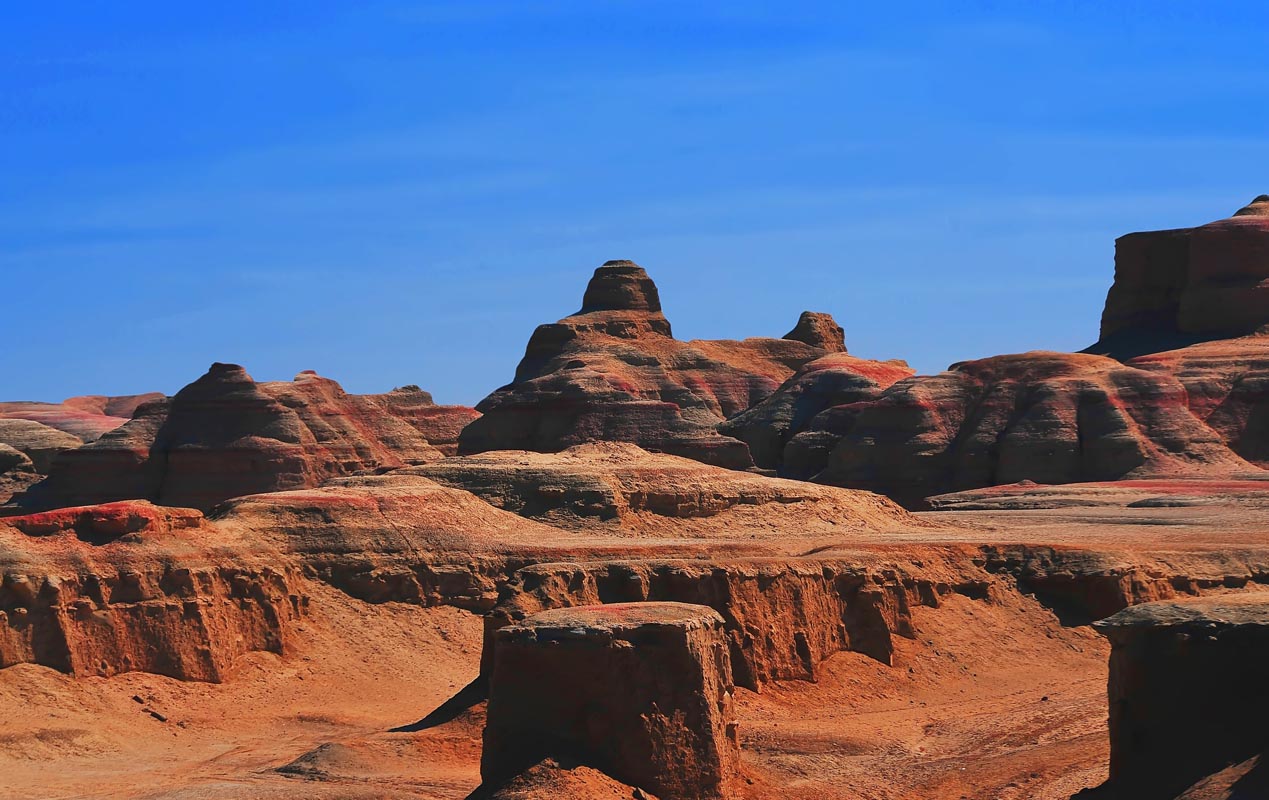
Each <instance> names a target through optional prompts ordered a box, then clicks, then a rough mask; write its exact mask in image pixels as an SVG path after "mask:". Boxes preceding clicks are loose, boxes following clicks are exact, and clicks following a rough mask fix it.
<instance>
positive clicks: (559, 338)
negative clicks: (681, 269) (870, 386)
mask: <svg viewBox="0 0 1269 800" xmlns="http://www.w3.org/2000/svg"><path fill="white" fill-rule="evenodd" d="M830 322H831V321H830ZM819 327H821V328H823V327H830V328H831V327H833V326H832V325H828V326H825V325H823V324H821V325H820V326H819ZM819 336H820V338H824V336H825V334H823V333H821V334H819ZM827 336H828V339H831V338H832V335H831V331H830V332H829V333H828V334H827ZM812 338H813V337H812ZM838 339H839V340H840V335H839V336H838ZM825 341H827V340H825ZM827 354H828V350H826V349H825V348H823V347H820V346H819V345H816V344H808V343H807V342H804V341H799V340H796V339H794V338H785V339H772V338H751V339H744V340H742V341H732V340H695V341H691V342H680V341H678V340H676V339H675V338H674V336H673V333H672V331H671V329H670V323H669V321H668V320H666V318H665V316H664V315H663V314H662V313H661V299H660V296H659V294H658V293H657V289H656V286H655V285H654V284H653V282H652V279H651V278H649V277H648V274H647V273H646V272H645V271H644V270H643V268H642V267H640V266H638V265H637V264H635V263H634V262H632V261H609V262H607V263H606V264H604V265H603V266H601V267H599V268H598V269H597V270H595V274H594V277H592V278H591V280H590V284H589V286H588V287H587V289H586V294H585V299H584V300H583V302H582V309H581V311H579V312H578V313H576V314H573V315H572V316H568V317H565V318H564V319H561V320H559V321H558V322H555V323H551V324H546V325H539V326H538V327H537V328H536V329H535V330H534V332H533V336H532V337H531V338H530V339H529V344H528V346H527V347H526V348H525V353H524V358H523V359H521V361H520V364H519V365H518V366H517V367H516V373H515V379H514V380H513V382H512V383H510V384H508V385H506V386H504V387H502V388H501V389H498V390H497V391H495V392H494V393H493V394H491V395H489V396H488V397H486V398H485V399H484V400H483V401H481V402H480V404H479V405H478V406H477V410H479V411H480V412H481V413H482V414H483V415H484V416H482V417H481V418H480V419H478V420H476V421H474V422H473V423H472V424H470V425H468V426H467V427H466V428H465V429H464V430H463V432H462V434H461V436H460V438H459V447H458V450H459V452H460V453H479V452H484V451H486V450H536V451H539V452H555V451H559V450H563V449H565V448H567V447H571V446H573V445H577V444H583V443H586V442H593V441H619V442H632V443H634V444H638V445H640V446H641V447H644V448H645V449H648V450H655V451H662V452H668V453H673V454H676V455H683V456H687V457H690V458H694V459H697V460H699V461H704V462H706V463H709V464H716V465H719V466H725V467H731V468H736V469H746V468H749V467H752V466H753V460H752V459H751V458H750V456H749V453H748V449H747V447H746V446H745V444H744V442H741V441H739V440H736V439H733V438H730V437H727V436H722V435H720V434H719V433H718V431H717V430H716V429H715V428H716V426H717V425H718V423H720V422H722V421H723V420H724V419H726V418H727V417H730V416H732V415H733V414H736V413H739V412H741V411H744V410H745V409H746V408H749V407H750V406H752V405H753V404H754V403H757V402H759V401H761V400H763V399H764V398H765V397H767V396H768V395H770V394H771V392H773V391H774V390H775V389H776V388H777V387H778V386H779V385H780V384H781V383H782V382H783V381H785V380H786V379H788V378H789V377H790V376H791V375H792V374H793V372H794V371H795V370H797V369H798V368H799V367H801V366H802V365H803V364H805V363H807V362H808V361H811V360H813V359H815V358H819V357H820V356H823V355H827Z"/></svg>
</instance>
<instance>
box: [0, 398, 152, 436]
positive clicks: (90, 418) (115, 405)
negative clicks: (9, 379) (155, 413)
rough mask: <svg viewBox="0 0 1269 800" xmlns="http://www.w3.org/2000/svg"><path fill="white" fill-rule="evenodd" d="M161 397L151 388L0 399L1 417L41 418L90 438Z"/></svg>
mask: <svg viewBox="0 0 1269 800" xmlns="http://www.w3.org/2000/svg"><path fill="white" fill-rule="evenodd" d="M162 399H163V395H162V394H161V393H159V392H150V393H148V394H133V395H121V396H117V397H107V396H105V395H84V396H82V397H71V398H67V399H66V400H63V401H62V402H60V403H36V402H22V401H7V402H0V419H26V420H31V421H32V422H39V423H41V424H43V425H47V426H49V427H50V428H56V429H57V430H59V431H64V432H66V433H69V434H71V435H73V436H75V437H77V438H79V439H80V441H84V442H91V441H94V440H95V439H97V438H98V437H100V436H101V435H102V434H103V433H106V432H107V431H112V430H114V429H115V428H117V427H119V426H120V425H122V424H123V423H125V422H127V421H128V420H129V419H130V418H131V417H132V414H133V412H135V411H136V409H137V408H138V407H139V406H141V405H144V404H145V403H149V402H153V401H155V400H162Z"/></svg>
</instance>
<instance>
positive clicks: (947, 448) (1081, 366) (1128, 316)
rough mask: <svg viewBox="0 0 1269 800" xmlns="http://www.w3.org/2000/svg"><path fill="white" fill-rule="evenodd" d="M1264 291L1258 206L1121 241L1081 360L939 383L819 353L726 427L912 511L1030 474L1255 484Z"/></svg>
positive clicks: (1016, 360) (969, 372) (1267, 392)
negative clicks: (1094, 337) (1094, 332)
mask: <svg viewBox="0 0 1269 800" xmlns="http://www.w3.org/2000/svg"><path fill="white" fill-rule="evenodd" d="M1267 287H1269V199H1265V198H1257V200H1256V201H1255V202H1253V203H1252V204H1251V205H1250V206H1248V207H1247V208H1244V209H1243V210H1241V211H1239V212H1238V213H1237V214H1236V215H1235V216H1234V217H1232V218H1230V219H1227V220H1221V221H1219V222H1215V223H1212V224H1210V225H1205V226H1201V227H1199V228H1191V229H1184V230H1177V231H1159V232H1152V233H1142V234H1130V235H1128V236H1125V237H1122V238H1121V239H1120V240H1119V241H1118V243H1117V248H1116V269H1115V283H1114V286H1113V287H1112V289H1111V290H1110V293H1109V296H1108V298H1107V303H1106V309H1105V312H1104V314H1103V322H1102V331H1101V340H1100V341H1099V342H1098V343H1097V344H1095V345H1093V346H1092V347H1090V348H1088V349H1087V350H1086V351H1085V352H1083V353H1075V354H1067V353H1052V352H1032V353H1020V354H1013V355H1003V356H995V357H991V358H985V359H979V360H976V361H967V362H962V363H959V364H954V365H952V366H951V367H950V368H949V369H948V370H947V371H945V372H942V373H940V374H938V375H932V376H913V375H911V373H910V372H908V373H907V374H904V372H903V371H902V365H901V364H899V363H892V362H886V363H883V364H878V363H877V362H855V361H850V360H848V358H849V357H847V356H843V355H834V356H827V357H825V358H822V359H820V360H819V361H816V362H812V363H810V364H808V365H806V366H805V367H803V369H802V370H801V371H800V373H799V374H798V375H795V376H794V378H793V379H791V380H790V381H788V382H786V383H785V384H784V385H783V386H781V387H780V388H779V389H778V390H777V391H776V392H775V393H774V394H773V395H772V396H770V397H769V398H767V399H766V400H764V401H763V402H762V403H760V404H758V405H756V406H755V407H754V408H752V409H749V410H748V411H745V412H742V413H740V414H737V415H735V416H733V417H732V418H731V419H729V420H728V421H727V422H725V423H724V424H723V425H722V426H721V427H720V430H722V431H723V432H725V433H728V434H730V435H732V436H736V437H738V438H740V439H742V440H744V441H746V442H747V443H748V444H749V447H750V450H751V452H753V454H754V457H755V461H756V462H757V463H758V465H759V466H764V467H772V468H776V469H778V470H779V471H780V474H782V475H786V476H788V477H795V478H802V479H808V480H815V481H818V482H823V483H830V484H835V485H840V486H849V487H858V488H865V489H871V490H873V491H877V492H882V493H884V494H887V495H889V496H890V497H893V498H896V499H898V500H900V501H901V502H903V503H905V504H908V505H911V506H921V505H923V503H924V498H926V497H929V496H931V495H937V494H945V493H948V492H955V491H961V490H966V489H974V488H979V487H985V486H992V485H998V484H1009V483H1014V482H1017V481H1023V480H1029V481H1034V482H1037V483H1046V484H1052V483H1073V482H1099V481H1110V480H1122V479H1139V478H1178V477H1186V478H1193V477H1207V478H1221V479H1235V478H1239V477H1245V476H1249V475H1252V474H1255V473H1259V471H1260V468H1262V467H1264V466H1265V465H1266V463H1269V358H1267V356H1269V333H1263V332H1260V331H1262V330H1263V328H1264V326H1265V324H1266V323H1269V288H1267ZM808 417H809V418H808Z"/></svg>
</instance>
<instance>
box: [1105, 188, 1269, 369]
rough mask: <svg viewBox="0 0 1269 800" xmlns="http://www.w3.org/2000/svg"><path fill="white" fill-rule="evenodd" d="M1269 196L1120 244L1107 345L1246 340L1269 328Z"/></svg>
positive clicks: (1110, 298)
mask: <svg viewBox="0 0 1269 800" xmlns="http://www.w3.org/2000/svg"><path fill="white" fill-rule="evenodd" d="M1262 197H1263V195H1262ZM1262 197H1258V198H1256V200H1254V201H1253V202H1252V203H1251V204H1250V205H1248V206H1246V207H1245V208H1242V209H1240V210H1239V211H1238V212H1236V213H1235V214H1234V216H1232V217H1230V218H1229V219H1224V220H1219V221H1217V222H1213V223H1211V224H1208V225H1203V226H1201V227H1198V228H1182V229H1178V230H1168V231H1151V232H1147V233H1130V234H1128V235H1127V236H1124V237H1122V238H1120V239H1119V240H1118V241H1116V242H1115V283H1114V285H1113V286H1112V287H1111V289H1110V293H1109V295H1108V296H1107V298H1106V309H1105V311H1104V312H1103V314H1102V331H1101V338H1102V340H1103V341H1104V342H1108V341H1111V340H1113V339H1114V338H1116V337H1118V338H1119V339H1127V338H1129V337H1131V336H1133V335H1134V334H1135V335H1137V336H1138V337H1140V336H1142V335H1145V336H1148V337H1152V338H1160V337H1165V338H1166V337H1167V336H1168V335H1176V334H1181V335H1198V336H1211V335H1213V334H1217V335H1238V334H1244V333H1251V332H1254V331H1255V330H1256V329H1258V328H1259V327H1260V326H1262V325H1265V324H1266V323H1269V202H1266V201H1265V200H1263V199H1262ZM1111 343H1112V345H1113V342H1111ZM1136 346H1138V347H1140V346H1141V345H1136Z"/></svg>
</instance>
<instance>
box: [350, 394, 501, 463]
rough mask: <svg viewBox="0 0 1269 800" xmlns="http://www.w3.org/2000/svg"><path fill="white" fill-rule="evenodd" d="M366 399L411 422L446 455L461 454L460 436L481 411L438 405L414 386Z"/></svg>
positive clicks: (373, 395) (365, 396)
mask: <svg viewBox="0 0 1269 800" xmlns="http://www.w3.org/2000/svg"><path fill="white" fill-rule="evenodd" d="M363 397H364V398H365V399H366V400H368V401H371V402H374V403H377V404H378V405H380V406H382V407H383V408H384V409H386V410H387V412H388V413H389V414H391V415H392V416H394V417H397V418H399V419H402V420H404V421H405V422H408V423H409V424H410V425H411V426H412V427H413V428H414V429H415V430H417V431H418V432H419V433H420V434H421V435H422V436H423V438H424V439H426V440H427V443H428V444H430V445H431V446H432V447H435V448H436V449H437V450H439V451H441V452H442V453H443V454H445V455H447V456H452V455H455V454H456V453H457V452H458V436H459V434H461V433H462V432H463V428H465V427H467V426H468V425H469V424H470V423H471V422H472V421H473V420H475V419H477V418H478V417H479V416H480V412H479V411H477V410H476V409H474V408H471V407H470V406H440V405H437V404H436V403H434V402H433V401H432V395H431V394H429V393H428V392H425V391H423V390H422V389H420V388H419V387H417V386H413V385H410V386H400V387H398V388H396V389H393V390H392V391H390V392H385V393H383V394H371V395H363Z"/></svg>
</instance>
